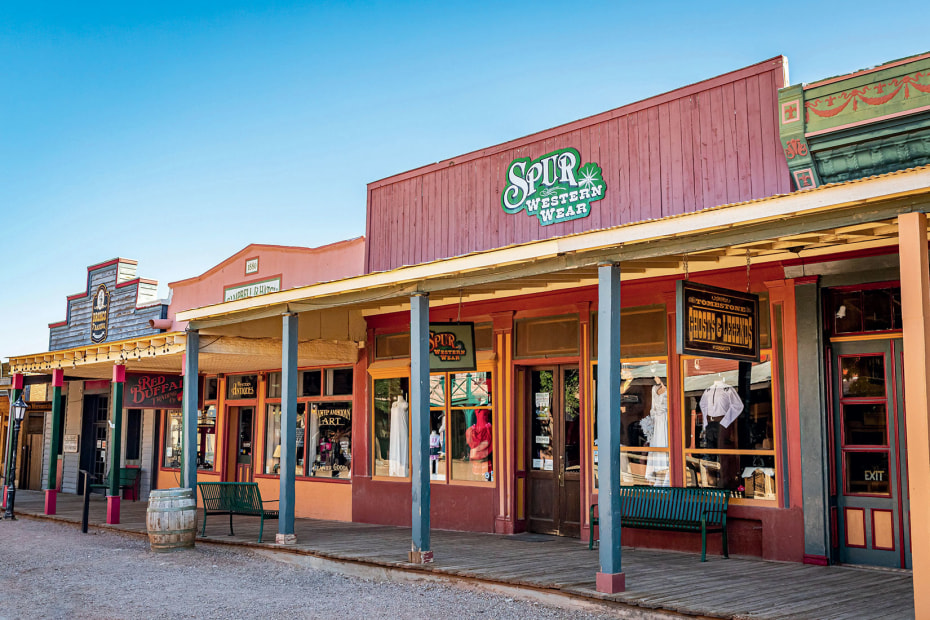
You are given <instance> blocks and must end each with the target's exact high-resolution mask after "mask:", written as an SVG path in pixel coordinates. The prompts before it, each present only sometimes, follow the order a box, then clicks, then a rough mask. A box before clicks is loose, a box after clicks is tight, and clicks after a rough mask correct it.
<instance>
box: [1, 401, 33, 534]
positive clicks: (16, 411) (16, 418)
mask: <svg viewBox="0 0 930 620" xmlns="http://www.w3.org/2000/svg"><path fill="white" fill-rule="evenodd" d="M28 408H29V406H28V405H27V404H26V403H25V402H24V401H23V397H22V396H20V397H19V398H17V399H16V402H15V403H13V407H12V409H13V438H12V442H11V443H10V446H11V448H10V470H9V474H10V480H9V484H8V485H7V489H6V512H5V513H4V514H3V518H4V519H9V520H11V521H15V520H16V515H15V514H13V504H14V502H15V501H16V452H17V449H16V446H17V445H18V442H19V425H20V424H22V422H23V418H25V417H26V409H28Z"/></svg>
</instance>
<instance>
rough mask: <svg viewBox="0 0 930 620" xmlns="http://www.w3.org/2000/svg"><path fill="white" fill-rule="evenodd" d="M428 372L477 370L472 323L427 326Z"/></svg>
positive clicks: (473, 325) (473, 326)
mask: <svg viewBox="0 0 930 620" xmlns="http://www.w3.org/2000/svg"><path fill="white" fill-rule="evenodd" d="M429 369H430V372H451V371H457V370H477V365H476V358H475V324H474V323H430V324H429Z"/></svg>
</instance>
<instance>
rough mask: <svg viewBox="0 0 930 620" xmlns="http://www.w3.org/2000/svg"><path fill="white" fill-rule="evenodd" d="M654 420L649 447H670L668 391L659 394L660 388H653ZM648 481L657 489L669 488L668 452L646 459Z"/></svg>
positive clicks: (652, 413) (657, 453)
mask: <svg viewBox="0 0 930 620" xmlns="http://www.w3.org/2000/svg"><path fill="white" fill-rule="evenodd" d="M649 417H651V418H652V426H653V430H652V437H651V438H650V442H649V446H650V447H652V448H667V447H668V390H665V391H663V392H662V393H661V394H659V386H658V385H654V386H652V409H651V410H650V412H649ZM646 480H648V481H649V484H651V485H652V486H656V487H667V486H669V479H668V452H650V453H649V456H648V457H646Z"/></svg>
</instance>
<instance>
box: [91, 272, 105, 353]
mask: <svg viewBox="0 0 930 620" xmlns="http://www.w3.org/2000/svg"><path fill="white" fill-rule="evenodd" d="M109 319H110V291H108V290H107V287H106V285H105V284H101V285H100V286H98V287H97V292H96V293H94V303H93V306H91V319H90V341H91V342H103V341H104V340H106V339H107V323H108V322H109Z"/></svg>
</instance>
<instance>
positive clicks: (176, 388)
mask: <svg viewBox="0 0 930 620" xmlns="http://www.w3.org/2000/svg"><path fill="white" fill-rule="evenodd" d="M183 391H184V377H181V376H179V375H136V374H127V375H126V385H125V386H124V388H123V407H126V408H131V409H178V408H179V407H180V406H181V395H182V393H183Z"/></svg>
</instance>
